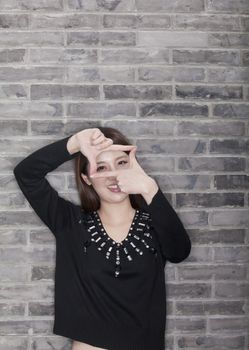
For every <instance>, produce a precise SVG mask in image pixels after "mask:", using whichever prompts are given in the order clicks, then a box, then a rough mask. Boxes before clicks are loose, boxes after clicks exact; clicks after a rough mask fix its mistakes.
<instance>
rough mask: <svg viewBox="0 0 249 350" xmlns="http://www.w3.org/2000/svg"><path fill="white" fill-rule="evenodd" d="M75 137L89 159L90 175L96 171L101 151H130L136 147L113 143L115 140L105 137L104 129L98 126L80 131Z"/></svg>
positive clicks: (81, 150)
mask: <svg viewBox="0 0 249 350" xmlns="http://www.w3.org/2000/svg"><path fill="white" fill-rule="evenodd" d="M75 139H76V141H77V144H78V148H79V150H80V152H81V153H82V154H84V156H85V157H87V159H88V161H89V164H90V170H89V176H90V175H92V174H95V173H96V171H97V163H96V158H97V156H98V155H99V154H100V153H101V152H103V151H105V150H112V151H115V150H122V151H130V150H131V149H133V148H134V147H136V146H134V145H113V140H112V139H110V138H107V137H105V135H104V134H103V133H102V131H101V130H100V129H98V128H90V129H84V130H82V131H79V132H78V133H76V134H75Z"/></svg>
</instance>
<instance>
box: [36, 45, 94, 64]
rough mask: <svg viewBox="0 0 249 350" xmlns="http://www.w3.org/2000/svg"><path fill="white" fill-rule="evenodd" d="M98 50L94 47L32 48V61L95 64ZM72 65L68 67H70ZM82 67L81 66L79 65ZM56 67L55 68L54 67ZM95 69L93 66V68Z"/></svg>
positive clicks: (39, 62)
mask: <svg viewBox="0 0 249 350" xmlns="http://www.w3.org/2000/svg"><path fill="white" fill-rule="evenodd" d="M97 59H98V57H97V50H96V49H93V48H89V49H88V48H84V49H82V48H72V49H67V48H51V49H50V48H42V49H40V48H31V49H30V61H31V62H33V63H38V64H41V63H46V64H49V65H50V64H55V63H56V64H62V65H63V64H66V63H68V64H69V63H70V65H71V64H74V65H78V64H94V63H97ZM69 68H70V67H68V69H69ZM77 68H78V69H80V68H81V67H78V66H77ZM54 69H55V68H54ZM92 69H93V68H92Z"/></svg>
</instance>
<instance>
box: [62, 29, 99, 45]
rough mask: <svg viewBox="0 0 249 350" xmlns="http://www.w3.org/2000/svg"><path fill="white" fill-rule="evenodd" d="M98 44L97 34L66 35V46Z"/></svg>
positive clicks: (74, 33) (79, 33)
mask: <svg viewBox="0 0 249 350" xmlns="http://www.w3.org/2000/svg"><path fill="white" fill-rule="evenodd" d="M98 43H99V33H97V32H71V33H67V45H68V46H73V45H82V44H84V45H87V46H91V45H93V46H94V45H97V44H98Z"/></svg>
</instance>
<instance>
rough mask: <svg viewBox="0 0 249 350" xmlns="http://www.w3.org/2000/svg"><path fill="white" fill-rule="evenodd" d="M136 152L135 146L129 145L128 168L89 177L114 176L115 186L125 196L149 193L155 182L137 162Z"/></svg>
mask: <svg viewBox="0 0 249 350" xmlns="http://www.w3.org/2000/svg"><path fill="white" fill-rule="evenodd" d="M113 146H114V145H113ZM115 146H116V150H118V145H115ZM120 149H121V147H120ZM136 150H137V146H135V145H131V150H130V152H129V158H130V167H129V168H126V169H118V170H114V171H105V172H101V173H95V174H92V175H90V178H92V179H96V178H100V177H107V176H114V177H116V179H117V184H118V186H119V188H120V190H121V191H122V192H125V193H127V194H147V193H149V191H150V189H151V187H152V186H155V180H154V179H153V178H152V177H150V176H148V175H147V174H146V172H145V171H144V170H143V168H142V167H141V166H140V165H139V163H138V162H137V160H136V157H135V152H136Z"/></svg>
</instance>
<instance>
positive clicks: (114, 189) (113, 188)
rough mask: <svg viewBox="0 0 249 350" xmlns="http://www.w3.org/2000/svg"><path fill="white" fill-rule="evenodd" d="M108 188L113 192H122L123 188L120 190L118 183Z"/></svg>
mask: <svg viewBox="0 0 249 350" xmlns="http://www.w3.org/2000/svg"><path fill="white" fill-rule="evenodd" d="M107 188H108V189H109V190H110V191H111V192H114V193H117V192H121V190H120V188H119V187H118V185H111V186H107Z"/></svg>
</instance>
